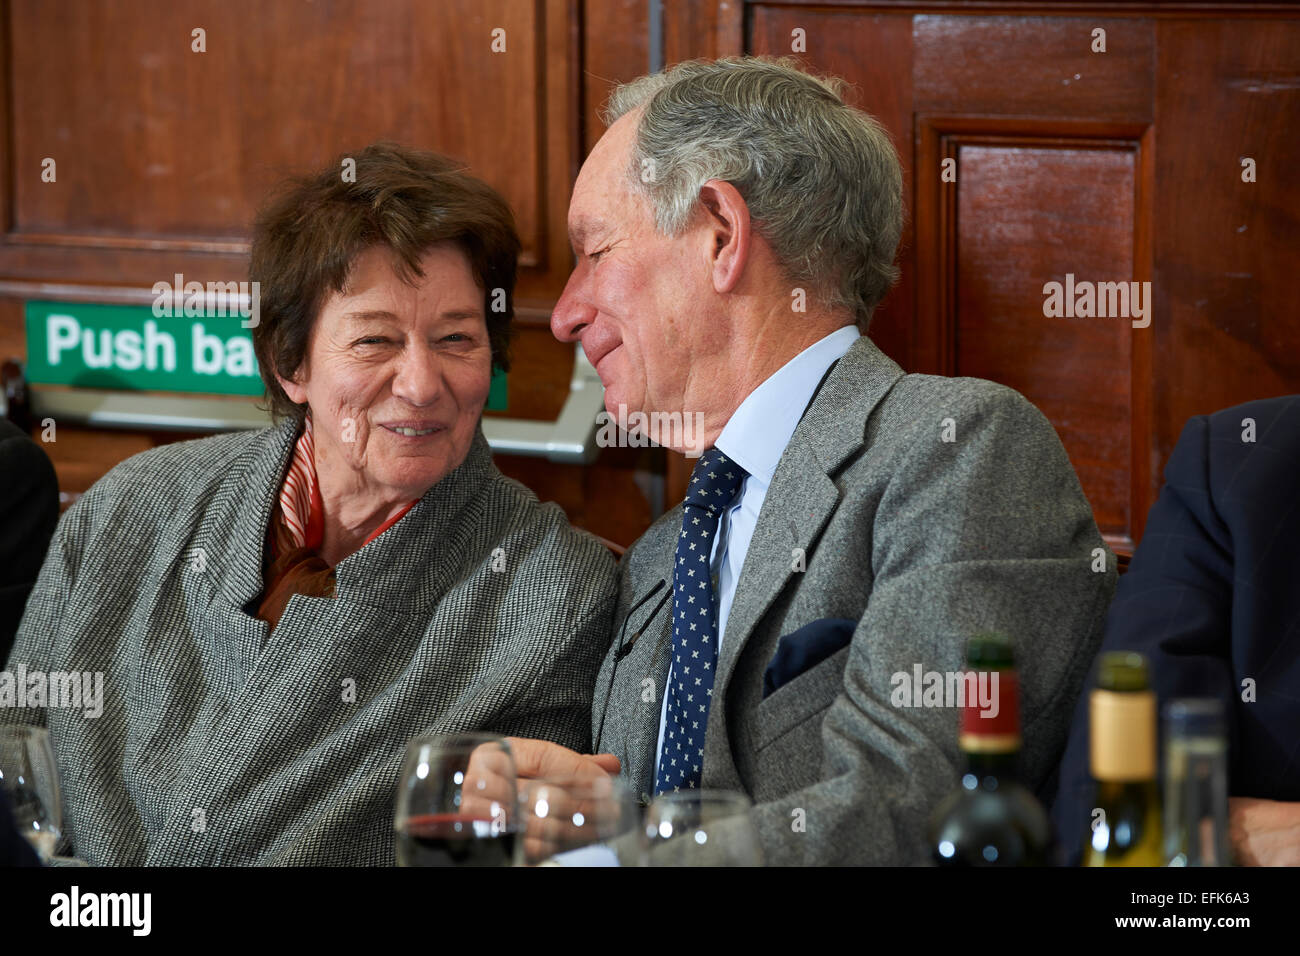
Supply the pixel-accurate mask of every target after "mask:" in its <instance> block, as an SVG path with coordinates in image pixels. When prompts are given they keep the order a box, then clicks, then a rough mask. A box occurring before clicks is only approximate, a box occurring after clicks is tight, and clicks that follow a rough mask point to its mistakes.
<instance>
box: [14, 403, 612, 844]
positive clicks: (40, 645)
mask: <svg viewBox="0 0 1300 956" xmlns="http://www.w3.org/2000/svg"><path fill="white" fill-rule="evenodd" d="M295 437H296V427H295V425H294V424H293V423H292V422H289V421H286V422H284V423H283V424H281V425H280V426H279V427H277V428H273V429H267V430H264V431H260V432H256V433H244V434H230V435H220V436H217V437H212V438H206V439H202V440H199V441H191V442H183V443H179V444H174V445H168V446H165V447H161V448H157V449H153V450H151V451H147V452H145V453H143V454H141V455H137V456H135V457H134V458H131V459H129V460H128V461H125V462H123V463H122V464H121V465H119V466H117V467H116V468H114V469H113V470H112V471H111V472H110V473H109V474H108V475H106V476H105V477H104V478H103V479H102V480H101V481H99V482H97V483H96V484H95V486H94V487H93V488H91V490H90V491H89V492H87V494H86V495H85V496H84V497H83V498H82V499H81V500H80V501H78V502H77V503H76V504H75V505H74V506H73V507H72V508H70V509H69V510H68V512H67V513H66V514H65V515H64V516H63V518H62V519H61V521H60V523H59V527H58V530H57V532H56V535H55V539H54V542H53V544H52V546H51V549H50V554H49V556H48V558H47V560H46V562H45V564H44V566H43V568H42V570H41V574H40V577H39V579H38V581H37V584H36V587H35V590H34V591H33V593H32V596H31V599H30V600H29V602H28V606H27V609H26V613H25V616H24V617H23V620H22V623H21V625H20V627H19V631H18V636H17V640H16V643H15V646H14V649H13V652H12V654H11V656H10V659H9V664H8V669H9V670H10V671H11V672H12V671H14V670H15V668H16V667H17V666H18V665H20V664H21V665H23V666H25V667H26V668H27V669H28V670H29V671H31V670H41V671H45V672H51V671H92V672H94V671H98V672H102V673H103V688H104V694H103V696H104V700H103V712H102V714H101V715H100V716H98V717H89V716H87V715H86V711H85V710H84V709H73V708H59V707H47V708H39V707H37V708H31V707H29V708H27V709H24V710H17V711H15V712H12V713H6V714H3V716H2V717H0V719H3V720H13V719H17V720H19V721H23V722H29V723H45V724H47V725H48V727H49V729H50V732H51V735H52V739H53V745H54V749H55V750H56V752H57V758H56V759H57V763H58V767H59V772H60V774H61V776H62V782H63V787H64V805H65V815H66V832H67V836H68V838H69V840H70V847H69V850H70V852H73V853H75V854H77V855H78V856H81V857H83V858H85V859H87V860H89V861H90V862H91V863H94V864H127V865H138V864H169V865H179V864H227V863H232V864H249V863H268V864H391V863H392V862H393V859H394V851H393V833H392V816H393V802H394V794H395V792H396V784H397V774H398V770H399V763H400V759H401V757H402V754H403V750H404V747H405V745H406V743H407V741H408V740H409V739H411V738H412V737H415V736H417V735H420V734H424V733H449V732H457V731H471V730H483V731H494V732H498V733H502V734H513V735H519V736H527V737H539V738H544V739H547V740H552V741H555V742H557V743H560V744H563V745H565V746H567V747H572V748H576V749H580V750H581V749H585V748H587V747H589V746H590V738H589V728H590V723H589V720H590V716H589V715H590V703H591V689H592V685H593V679H594V675H595V671H596V668H597V667H598V665H599V662H600V659H601V657H602V656H603V653H604V650H605V647H606V645H607V644H608V640H609V629H610V615H611V608H612V602H613V588H614V568H613V560H612V558H611V557H610V556H609V554H608V553H607V552H606V550H605V549H604V548H603V547H602V546H601V545H600V544H599V543H598V542H597V541H596V540H595V539H594V538H592V537H591V536H589V535H587V534H585V533H584V532H580V531H576V530H574V529H573V528H572V527H571V526H570V525H569V524H568V522H567V521H566V520H565V517H564V515H563V513H562V512H561V511H560V509H559V508H558V507H556V506H555V505H553V504H545V505H543V504H539V503H538V501H537V499H536V498H535V497H534V496H533V495H532V494H531V493H530V492H529V491H527V490H526V489H525V488H524V487H523V486H521V485H519V484H518V483H516V482H514V481H511V480H510V479H508V478H505V477H504V476H502V475H501V473H500V472H498V471H497V470H496V468H495V467H494V465H493V464H492V460H491V453H490V450H489V449H488V446H487V443H486V441H485V440H484V438H483V435H482V432H481V431H480V432H479V434H478V435H477V437H476V439H475V441H474V443H473V445H472V447H471V450H470V452H469V454H468V456H467V458H466V460H465V461H464V462H463V463H462V464H461V465H460V466H459V467H458V468H457V469H456V470H454V471H453V472H451V473H450V474H449V475H447V476H446V477H445V478H443V479H442V480H441V481H440V482H438V484H437V485H435V486H434V487H433V488H431V489H429V491H428V492H427V493H426V494H425V495H424V497H423V498H422V499H421V500H420V501H419V503H417V504H416V506H415V507H414V508H412V509H411V511H410V512H408V513H407V514H406V515H405V516H404V517H403V518H402V519H401V520H400V521H398V522H397V523H396V524H395V525H393V527H391V528H389V529H388V530H387V531H385V532H384V533H383V534H382V535H380V536H379V537H378V538H376V539H375V540H373V541H371V542H370V543H369V544H367V545H366V546H365V547H363V548H361V549H360V550H359V551H357V552H355V553H354V554H352V555H349V556H348V557H347V558H345V559H343V560H342V561H341V562H339V564H338V566H337V568H336V577H337V587H336V594H335V596H334V597H333V598H313V597H306V596H304V595H294V596H293V597H292V598H291V600H290V602H289V604H288V607H287V608H286V609H285V613H284V615H283V617H282V618H281V619H280V622H279V624H278V625H277V626H276V628H275V629H274V630H273V631H272V630H269V628H268V625H267V624H266V623H265V622H263V621H261V620H259V619H257V618H256V617H253V616H252V613H250V612H252V611H253V610H255V609H256V606H257V602H258V598H259V596H260V594H261V592H262V588H263V580H262V567H263V549H264V547H265V542H266V531H267V526H268V522H269V521H270V518H271V513H272V508H273V506H274V504H275V501H276V497H277V494H278V492H279V490H280V485H281V482H282V480H283V476H284V473H285V469H286V468H287V467H288V463H289V460H290V456H291V454H292V450H293V443H294V439H295ZM498 549H499V550H498Z"/></svg>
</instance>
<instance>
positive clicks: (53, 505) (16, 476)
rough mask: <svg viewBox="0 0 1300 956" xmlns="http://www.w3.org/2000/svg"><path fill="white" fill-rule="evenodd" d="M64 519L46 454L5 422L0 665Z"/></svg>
mask: <svg viewBox="0 0 1300 956" xmlns="http://www.w3.org/2000/svg"><path fill="white" fill-rule="evenodd" d="M58 521H59V481H58V478H57V477H55V474H54V466H53V465H52V464H50V459H49V458H48V457H47V456H46V454H45V450H44V449H43V448H41V446H40V445H38V444H36V442H34V441H32V440H31V438H30V437H29V436H28V435H27V433H26V432H24V431H23V430H22V429H21V428H19V427H18V426H16V425H14V424H13V423H12V422H10V421H8V420H6V419H3V418H0V661H3V660H4V659H5V658H7V657H8V656H9V648H10V647H11V646H12V645H13V642H14V635H15V634H16V633H17V632H18V622H19V621H20V620H22V616H23V608H24V607H26V606H27V596H28V595H29V594H31V593H32V586H33V585H34V584H35V583H36V575H37V574H38V573H40V570H41V564H42V563H44V561H45V552H46V551H47V550H49V547H50V538H51V537H53V535H54V526H55V525H56V524H57V523H58Z"/></svg>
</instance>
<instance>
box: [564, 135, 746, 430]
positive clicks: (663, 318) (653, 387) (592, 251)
mask: <svg viewBox="0 0 1300 956" xmlns="http://www.w3.org/2000/svg"><path fill="white" fill-rule="evenodd" d="M639 115H640V112H639V111H637V110H634V111H633V112H631V113H628V114H627V115H626V116H623V117H622V118H620V119H619V120H618V121H617V122H616V123H614V125H613V126H611V127H610V128H609V129H608V130H607V131H606V133H605V135H604V136H603V137H601V139H600V142H599V143H597V144H596V147H595V149H593V150H592V152H591V155H590V156H589V157H588V158H587V161H586V163H584V164H583V167H582V172H581V173H580V174H579V175H578V181H577V183H576V184H575V185H574V188H573V198H572V200H571V201H570V204H569V237H570V241H571V242H572V244H573V247H574V253H575V254H576V256H577V265H576V267H575V268H574V270H573V274H572V275H571V276H569V281H568V284H567V285H566V286H565V287H564V294H563V295H562V296H561V297H560V300H559V301H558V302H557V303H556V305H555V310H554V312H553V313H552V314H551V331H552V332H553V333H554V334H555V337H556V338H558V339H560V340H561V341H566V342H572V341H575V340H581V342H582V347H583V350H584V351H585V352H586V353H587V358H588V359H590V360H591V362H592V364H593V365H595V367H596V372H597V373H598V374H599V375H600V380H601V382H603V383H604V385H605V408H606V409H607V410H608V411H609V412H610V413H611V414H615V415H617V414H618V408H619V406H620V405H625V406H627V411H628V412H629V413H631V412H634V411H643V412H655V411H659V412H674V411H680V412H694V411H698V410H699V409H700V408H701V407H702V404H701V403H703V402H705V401H706V400H707V397H708V392H709V384H710V374H709V370H708V365H709V364H710V363H711V362H716V361H718V360H720V359H722V358H725V348H726V342H727V335H726V331H725V329H724V328H723V327H722V323H721V322H711V321H709V312H708V305H709V302H710V298H711V293H712V285H711V282H710V272H709V262H708V255H707V249H706V248H705V245H706V243H702V241H701V235H702V232H701V231H700V230H697V229H694V228H692V229H688V230H687V231H686V232H685V233H684V234H683V235H682V236H681V237H678V238H676V239H669V238H666V237H664V236H661V235H659V234H658V233H657V232H656V231H655V228H654V221H653V215H652V213H651V210H650V206H649V204H648V203H647V202H646V201H645V200H644V199H643V198H642V197H641V196H640V195H639V194H637V193H634V192H633V191H632V189H631V185H630V184H629V183H628V182H627V175H628V174H627V170H628V162H629V160H630V156H631V150H632V145H633V139H634V136H635V132H636V123H637V120H638V118H639Z"/></svg>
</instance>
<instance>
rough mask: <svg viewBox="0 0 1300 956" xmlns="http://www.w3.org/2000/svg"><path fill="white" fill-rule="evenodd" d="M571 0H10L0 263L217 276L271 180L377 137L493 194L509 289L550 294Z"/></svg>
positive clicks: (7, 267)
mask: <svg viewBox="0 0 1300 956" xmlns="http://www.w3.org/2000/svg"><path fill="white" fill-rule="evenodd" d="M574 2H576V0H574ZM574 2H570V0H440V2H438V3H425V2H420V0H388V2H385V3H381V4H367V3H361V2H336V3H321V4H310V3H274V4H266V3H262V2H260V0H221V2H217V0H201V2H191V3H184V4H176V3H171V2H161V0H142V2H138V3H131V4H120V3H107V2H87V3H79V4H74V5H71V7H70V8H69V9H70V11H71V10H72V9H75V13H76V16H75V17H64V16H56V15H53V12H54V11H52V9H51V5H50V4H48V3H45V2H42V0H12V2H11V3H10V4H9V7H8V10H9V25H8V27H9V33H10V36H11V37H13V38H20V42H12V43H10V57H11V68H10V71H9V75H10V80H9V82H10V84H11V96H10V101H11V115H10V133H11V143H12V148H11V155H10V156H9V157H8V162H7V166H8V169H9V172H10V178H9V189H8V190H7V192H8V194H9V197H10V202H9V205H8V207H7V208H6V209H5V223H6V226H7V228H6V232H7V233H8V235H7V236H6V240H7V241H6V242H5V244H4V246H0V273H4V274H7V275H20V276H28V277H32V276H41V277H51V278H65V279H67V280H68V281H72V280H73V279H76V280H80V281H87V282H106V283H114V284H121V283H134V284H140V285H144V286H145V287H147V286H148V285H150V284H152V282H153V281H154V280H155V279H157V278H159V277H161V276H164V275H170V273H171V272H172V271H174V267H179V266H186V267H189V268H188V269H187V270H186V271H187V272H189V273H190V274H192V275H193V277H194V278H197V279H199V280H200V281H206V280H208V279H218V278H232V277H236V276H238V275H239V274H240V273H241V271H242V270H243V268H244V259H243V253H244V252H246V249H247V231H248V225H249V223H250V222H251V219H252V216H253V213H254V211H255V209H256V208H257V205H258V204H259V203H260V202H261V200H262V199H263V198H264V196H265V195H266V193H267V191H268V189H269V188H270V187H271V186H272V185H274V184H275V183H277V182H278V181H280V180H281V179H283V178H284V177H285V176H287V175H291V174H298V173H302V172H304V171H307V170H314V169H316V168H319V167H320V166H321V165H322V164H323V163H326V162H329V161H331V160H332V159H333V158H334V157H335V156H336V155H337V154H339V153H341V152H344V151H346V150H348V149H355V148H359V147H361V146H363V145H365V144H367V143H370V142H373V141H376V140H381V139H391V140H396V141H398V142H402V143H404V144H406V145H411V146H417V147H422V148H427V149H433V150H436V151H438V152H442V153H446V154H448V155H451V156H454V157H457V158H460V159H464V160H465V161H466V162H468V163H469V165H470V167H471V169H472V170H473V171H474V172H475V174H476V175H478V176H480V177H482V178H483V179H485V180H486V181H487V182H489V183H491V184H492V185H493V186H494V187H496V188H497V189H498V190H499V191H501V193H502V194H503V195H504V196H505V197H506V198H507V200H509V202H510V205H511V207H512V209H513V210H514V212H515V216H516V219H517V222H518V227H519V231H520V235H521V237H522V239H523V241H524V252H523V255H522V257H521V264H522V265H523V266H524V267H525V268H524V269H523V270H522V271H521V276H520V287H519V295H520V296H521V297H523V298H529V297H540V298H548V297H549V298H554V296H555V295H557V294H558V291H559V289H561V288H562V287H563V281H564V278H565V277H566V276H567V270H568V265H569V263H568V257H567V256H568V254H567V242H565V241H564V236H563V232H564V230H563V228H562V224H563V218H564V210H565V206H566V204H567V199H568V189H569V185H570V183H571V174H572V172H573V170H574V169H575V168H576V164H577V161H578V158H579V157H578V149H579V145H578V143H579V138H578V134H579V128H580V124H579V117H578V116H577V115H576V113H575V112H574V111H573V109H572V108H571V104H572V103H574V102H575V101H576V100H577V97H578V93H577V88H576V87H577V77H578V62H577V56H578V44H577V37H576V24H577V18H576V16H575V14H574V9H575V7H574ZM196 28H202V29H203V30H205V31H206V37H205V42H206V52H202V53H199V52H194V51H193V50H192V48H191V44H192V42H193V41H192V39H191V31H192V30H194V29H196ZM497 29H500V30H503V31H505V32H504V42H505V50H504V52H494V51H493V49H492V43H493V31H494V30H497ZM46 157H49V158H52V159H54V160H55V161H56V163H57V173H58V180H57V182H55V183H47V182H43V181H42V180H41V169H42V165H41V164H42V161H43V159H45V158H46ZM557 217H558V220H559V223H560V225H559V226H557V225H556V218H557ZM51 246H53V247H56V248H55V249H53V250H51V249H50V247H51ZM196 252H197V253H207V254H209V255H208V256H206V257H205V258H196V257H193V256H190V257H185V256H184V254H185V253H196ZM131 253H135V254H134V255H132V254H131ZM188 277H189V276H188V275H187V278H188Z"/></svg>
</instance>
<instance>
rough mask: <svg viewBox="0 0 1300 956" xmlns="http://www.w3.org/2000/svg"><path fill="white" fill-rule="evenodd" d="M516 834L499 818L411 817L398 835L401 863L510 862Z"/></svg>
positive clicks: (436, 815)
mask: <svg viewBox="0 0 1300 956" xmlns="http://www.w3.org/2000/svg"><path fill="white" fill-rule="evenodd" d="M514 852H515V834H514V833H513V832H512V831H510V830H507V829H506V828H504V827H502V826H500V824H499V823H498V822H497V821H493V820H491V819H480V818H476V817H467V816H460V815H457V814H452V813H429V814H424V815H421V816H415V817H409V818H408V819H407V821H406V826H405V827H404V828H403V829H402V830H401V831H400V832H399V833H398V836H397V862H398V865H400V866H510V865H511V863H513V862H514Z"/></svg>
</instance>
